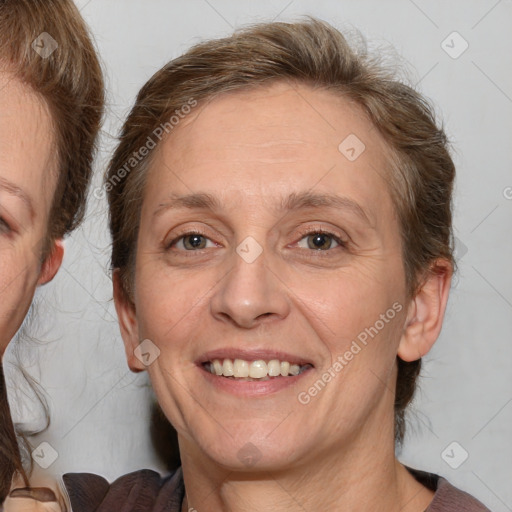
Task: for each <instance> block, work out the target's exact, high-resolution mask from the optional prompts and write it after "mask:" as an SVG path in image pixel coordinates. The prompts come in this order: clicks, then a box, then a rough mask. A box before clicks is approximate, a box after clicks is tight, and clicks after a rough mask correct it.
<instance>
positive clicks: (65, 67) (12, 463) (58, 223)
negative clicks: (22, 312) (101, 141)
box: [0, 0, 104, 503]
mask: <svg viewBox="0 0 512 512" xmlns="http://www.w3.org/2000/svg"><path fill="white" fill-rule="evenodd" d="M48 36H49V37H51V38H52V39H53V40H54V41H55V43H56V44H57V47H56V48H55V49H54V51H53V53H51V55H48V54H41V53H38V52H37V51H36V48H35V47H34V46H33V45H34V44H35V45H37V47H38V48H42V47H44V45H45V44H46V45H48V44H49V42H51V39H49V37H48ZM41 37H42V38H43V39H38V38H41ZM36 39H37V41H36ZM52 44H53V43H52ZM48 48H50V47H49V46H46V49H48ZM52 49H53V47H52ZM0 69H2V70H3V71H5V72H7V73H9V74H10V75H12V76H13V78H14V79H16V80H19V81H20V82H21V83H23V84H25V85H26V86H28V87H29V88H30V89H31V90H33V91H34V92H35V93H36V94H37V95H38V96H39V97H40V98H41V99H42V101H43V102H44V103H45V105H46V106H47V107H48V109H49V113H50V116H51V120H52V127H53V130H54V133H53V140H54V144H55V147H56V159H55V160H56V162H57V187H56V191H55V193H54V198H53V203H52V206H51V211H50V216H49V220H48V230H47V234H46V235H47V236H46V243H45V244H44V246H43V249H42V254H41V259H44V258H45V256H46V255H47V251H48V250H49V249H50V247H51V242H52V241H54V240H56V239H58V238H61V237H63V236H64V235H66V234H67V233H69V232H70V231H72V230H73V229H74V228H75V227H77V225H78V224H79V223H80V221H81V220H82V218H83V216H84V212H85V204H86V198H87V190H88V186H89V183H90V178H91V174H92V162H93V157H94V152H95V144H96V137H97V134H98V131H99V128H100V123H101V118H102V115H103V105H104V87H103V75H102V71H101V66H100V63H99V60H98V57H97V54H96V51H95V49H94V46H93V44H92V41H91V38H90V36H89V32H88V30H87V27H86V25H85V23H84V21H83V19H82V17H81V15H80V13H79V11H78V9H77V8H76V6H75V5H74V3H73V1H72V0H0ZM16 472H17V473H19V474H20V475H21V476H22V477H23V479H24V480H25V484H26V485H28V480H27V476H26V474H25V471H24V469H23V466H22V463H21V457H20V453H19V449H18V446H17V442H16V435H15V433H14V429H13V425H12V421H11V415H10V411H9V405H8V402H7V393H6V388H5V382H4V376H3V369H2V366H1V364H0V503H1V502H3V501H4V499H5V496H6V494H7V493H8V492H9V487H10V485H11V480H12V477H13V475H14V474H15V473H16Z"/></svg>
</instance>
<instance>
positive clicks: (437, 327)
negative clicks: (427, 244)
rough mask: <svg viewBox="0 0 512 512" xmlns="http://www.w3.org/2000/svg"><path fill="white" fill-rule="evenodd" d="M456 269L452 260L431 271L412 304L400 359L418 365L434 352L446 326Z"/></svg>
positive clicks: (401, 346)
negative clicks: (435, 345) (433, 347)
mask: <svg viewBox="0 0 512 512" xmlns="http://www.w3.org/2000/svg"><path fill="white" fill-rule="evenodd" d="M452 274H453V268H452V265H451V263H450V262H449V261H448V260H445V259H440V260H437V261H436V262H435V264H434V265H433V266H432V267H431V269H430V271H429V273H428V275H427V278H426V280H425V281H424V283H423V285H422V286H421V288H420V290H419V291H418V293H417V294H416V296H415V297H414V298H413V299H412V300H411V303H410V304H409V309H408V312H407V321H406V323H405V328H404V332H403V334H402V338H401V339H400V344H399V346H398V356H399V357H400V359H403V360H404V361H416V360H417V359H420V358H421V357H423V356H424V355H425V354H427V352H428V351H429V350H430V349H431V348H432V346H433V345H434V343H435V342H436V340H437V338H438V337H439V333H440V332H441V327H442V326H443V318H444V313H445V311H446V304H447V303H448V295H449V293H450V282H451V280H452Z"/></svg>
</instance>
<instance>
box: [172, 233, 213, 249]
mask: <svg viewBox="0 0 512 512" xmlns="http://www.w3.org/2000/svg"><path fill="white" fill-rule="evenodd" d="M207 241H210V242H211V240H210V239H209V238H206V237H205V236H204V235H203V234H202V233H199V232H195V231H194V232H189V233H185V234H183V235H181V236H180V237H178V238H175V239H174V240H173V241H172V242H171V243H170V244H169V245H168V248H169V249H170V248H171V247H176V248H177V249H180V250H185V251H194V250H201V249H207V248H208V247H207V243H208V242H207ZM209 247H215V245H213V243H212V245H210V246H209Z"/></svg>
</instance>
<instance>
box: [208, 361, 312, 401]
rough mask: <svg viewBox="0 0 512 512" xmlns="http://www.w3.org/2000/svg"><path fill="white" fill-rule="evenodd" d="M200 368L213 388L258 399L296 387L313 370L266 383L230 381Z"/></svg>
mask: <svg viewBox="0 0 512 512" xmlns="http://www.w3.org/2000/svg"><path fill="white" fill-rule="evenodd" d="M198 368H199V370H200V371H201V373H202V374H203V375H204V378H205V379H206V381H207V382H208V383H209V384H211V385H212V386H214V387H215V388H217V389H219V390H221V391H224V392H227V393H230V394H232V395H236V396H241V397H258V396H267V395H272V394H274V393H277V392H278V391H281V390H283V389H285V388H288V387H290V386H294V385H296V384H297V382H299V380H300V379H302V378H303V377H304V376H305V375H307V374H308V373H309V372H310V371H311V370H312V369H313V368H308V369H307V370H304V371H303V372H302V373H300V374H299V375H292V376H289V377H275V378H273V379H269V380H264V381H256V380H254V381H246V380H236V379H228V378H226V377H222V376H219V375H214V374H213V373H210V372H209V371H208V370H205V369H204V368H203V367H202V366H198Z"/></svg>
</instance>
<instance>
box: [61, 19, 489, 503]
mask: <svg viewBox="0 0 512 512" xmlns="http://www.w3.org/2000/svg"><path fill="white" fill-rule="evenodd" d="M191 100H193V101H194V102H196V103H197V106H195V108H194V109H193V110H191V112H190V113H189V114H188V115H187V116H186V117H184V118H183V119H180V121H179V123H178V124H177V125H175V126H174V127H173V130H172V132H169V133H168V134H167V135H166V136H163V137H162V139H161V140H160V141H159V142H158V144H157V145H156V147H155V148H154V149H152V151H151V152H149V153H148V154H147V155H146V156H145V158H144V159H141V160H140V161H138V162H134V165H133V166H131V167H130V170H129V172H125V173H123V176H122V179H119V180H118V181H117V182H116V183H115V184H114V181H113V180H112V178H113V177H114V176H118V177H119V176H121V174H120V170H121V169H125V168H126V162H130V160H131V159H132V158H133V155H134V154H135V153H137V152H138V151H139V149H140V148H141V147H144V145H145V144H147V141H148V138H150V137H151V136H152V134H154V133H155V130H157V129H158V127H160V126H162V125H163V123H165V122H166V121H167V120H168V119H169V118H170V116H172V115H173V112H175V111H177V110H180V109H181V107H182V106H183V105H188V104H189V102H190V101H191ZM137 154H138V153H137ZM130 165H131V164H130ZM454 175H455V170H454V165H453V162H452V159H451V157H450V155H449V152H448V149H447V141H446V137H445V134H444V133H443V131H442V130H441V129H439V128H438V127H437V125H436V122H435V120H434V117H433V114H432V110H431V108H430V107H429V106H428V105H427V103H426V102H425V101H424V99H423V98H422V97H421V96H420V95H419V94H418V93H416V92H415V91H414V90H412V89H411V88H410V87H408V86H406V85H404V84H402V83H401V82H399V81H398V80H397V79H395V77H394V76H393V75H392V74H391V73H388V72H387V71H385V70H384V69H383V68H382V67H380V66H379V65H378V63H376V61H375V60H372V59H371V58H370V57H369V56H367V55H364V54H359V53H357V52H355V51H354V50H352V49H351V48H350V47H349V45H348V44H347V42H346V41H345V39H344V37H343V36H342V35H341V34H340V33H339V32H338V31H337V30H335V29H334V28H332V27H331V26H329V25H328V24H326V23H323V22H320V21H316V20H309V21H306V22H302V23H295V24H286V23H270V24H260V25H256V26H253V27H249V28H247V29H244V30H240V31H238V32H236V33H235V34H234V35H233V36H232V37H228V38H225V39H220V40H213V41H207V42H205V43H201V44H199V45H197V46H195V47H193V48H192V49H191V50H189V51H188V52H187V53H186V54H185V55H183V56H182V57H179V58H177V59H175V60H173V61H171V62H170V63H169V64H168V65H166V66H165V67H164V68H163V69H162V70H160V71H159V72H157V73H156V74H155V75H154V76H153V77H152V78H151V79H150V80H149V82H148V83H147V84H146V85H145V86H144V87H143V88H142V90H141V91H140V93H139V95H138V97H137V100H136V103H135V106H134V107H133V109H132V111H131V113H130V114H129V116H128V119H127V120H126V122H125V124H124V127H123V130H122V133H121V140H120V143H119V146H118V148H117V150H116V151H115V154H114V156H113V158H112V161H111V164H110V166H109V171H108V175H107V177H106V182H107V183H108V184H109V187H108V200H109V204H110V229H111V234H112V238H113V249H112V266H113V270H114V296H115V302H116V308H117V312H118V316H119V323H120V326H121V332H122V336H123V339H124V342H125V348H126V355H127V360H128V363H129V366H130V368H131V369H132V370H133V371H142V370H147V371H148V372H149V375H150V378H151V382H152V385H153V388H154V390H155V393H156V395H157V398H158V401H159V404H160V406H161V408H162V410H163V411H164V413H165V415H166V416H167V418H168V419H169V421H170V422H171V423H172V425H173V426H174V427H175V428H176V430H177V433H178V439H179V448H180V455H181V461H182V467H181V468H180V469H179V470H177V471H176V472H175V473H174V474H173V475H171V476H170V477H168V478H166V479H163V480H162V479H160V478H159V476H158V475H157V474H156V473H154V472H151V471H141V472H136V473H132V474H130V475H126V476H125V477H122V478H120V479H119V480H117V481H116V482H115V483H114V484H112V485H111V486H109V485H108V483H107V482H106V481H105V480H103V479H102V478H100V477H97V476H94V475H84V474H68V475H65V477H64V480H65V482H66V486H67V488H68V491H69V494H70V498H71V502H72V504H73V506H74V507H76V509H77V510H82V509H83V507H85V505H86V504H87V507H88V508H87V510H97V511H102V512H103V511H105V512H106V511H109V510H111V509H112V508H113V507H114V504H115V506H116V507H117V508H119V505H120V503H122V506H123V510H154V511H159V512H162V511H186V510H198V511H218V510H232V511H234V510H239V511H246V510H333V511H334V510H342V509H343V510H359V511H374V510H382V511H398V510H400V511H403V512H422V511H424V510H428V511H434V510H435V511H447V510H467V511H484V510H486V509H485V507H484V506H483V505H481V504H480V503H479V502H477V501H476V500H474V499H473V498H472V497H470V496H469V495H467V494H466V493H464V492H462V491H459V490H457V489H455V488H454V487H453V486H451V485H450V484H449V483H448V482H447V481H446V480H445V479H443V478H441V477H439V476H437V475H434V474H429V473H425V472H422V471H419V470H415V469H412V468H408V467H405V466H403V465H402V464H400V463H399V462H398V460H397V459H396V457H395V445H396V443H399V442H400V441H401V440H402V438H403V434H404V410H405V408H406V407H407V405H408V403H409V402H410V400H411V398H412V396H413V393H414V387H415V379H416V377H417V375H418V373H419V369H420V362H421V358H422V357H423V356H424V355H425V354H426V353H427V352H428V351H429V349H430V348H431V347H432V345H433V344H434V343H435V341H436V339H437V337H438V335H439V332H440V330H441V326H442V322H443V316H444V311H445V307H446V304H447V300H448V292H449V285H450V279H451V276H452V272H453V267H454V262H453V256H452V228H451V222H452V221H451V194H452V185H453V180H454ZM315 390H316V391H315ZM305 394H306V395H307V396H309V397H310V398H311V399H310V400H307V401H304V400H301V397H304V396H305ZM128 491H129V492H128ZM127 496H128V497H127Z"/></svg>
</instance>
